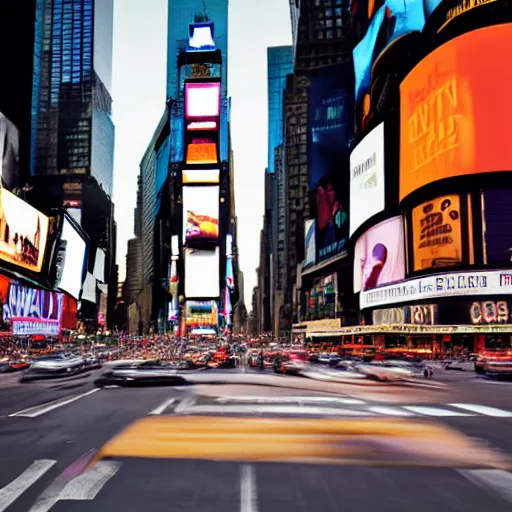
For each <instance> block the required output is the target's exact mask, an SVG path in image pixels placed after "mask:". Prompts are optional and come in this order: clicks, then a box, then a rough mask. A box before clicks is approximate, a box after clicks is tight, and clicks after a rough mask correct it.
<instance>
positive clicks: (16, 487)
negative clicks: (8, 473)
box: [0, 459, 57, 512]
mask: <svg viewBox="0 0 512 512" xmlns="http://www.w3.org/2000/svg"><path fill="white" fill-rule="evenodd" d="M56 462H57V461H55V460H48V459H41V460H35V461H34V462H33V463H32V464H31V465H30V466H29V467H28V468H27V469H26V470H25V471H23V473H21V475H19V476H18V477H17V478H15V479H14V480H13V481H12V482H11V483H10V484H8V485H6V486H5V487H4V488H3V489H0V512H3V511H4V510H5V509H7V507H9V506H10V505H12V504H13V503H14V502H15V501H16V500H17V499H18V498H19V497H20V496H21V495H22V494H23V493H24V492H25V491H26V490H27V489H28V488H29V487H31V486H32V485H33V484H34V483H35V482H37V481H38V480H39V479H40V478H41V477H42V476H43V475H44V474H45V473H46V472H47V471H48V470H49V469H50V468H51V467H52V466H53V465H54V464H55V463H56Z"/></svg>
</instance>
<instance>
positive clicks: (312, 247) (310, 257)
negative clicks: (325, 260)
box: [303, 219, 316, 268]
mask: <svg viewBox="0 0 512 512" xmlns="http://www.w3.org/2000/svg"><path fill="white" fill-rule="evenodd" d="M304 247H305V249H306V251H305V252H306V257H305V258H304V267H303V268H306V267H309V266H310V265H314V264H315V263H316V222H315V221H314V219H309V220H306V221H305V222H304Z"/></svg>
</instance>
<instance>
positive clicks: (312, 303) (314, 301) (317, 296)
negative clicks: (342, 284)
mask: <svg viewBox="0 0 512 512" xmlns="http://www.w3.org/2000/svg"><path fill="white" fill-rule="evenodd" d="M337 299H338V278H337V275H336V274H329V275H327V276H325V277H320V278H318V279H315V280H314V281H313V285H312V287H311V289H310V290H309V292H306V318H305V319H306V320H323V319H324V318H336V313H337V310H338V308H337Z"/></svg>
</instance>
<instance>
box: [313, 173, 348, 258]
mask: <svg viewBox="0 0 512 512" xmlns="http://www.w3.org/2000/svg"><path fill="white" fill-rule="evenodd" d="M341 192H342V191H341V186H340V177H339V176H337V175H336V173H331V174H329V175H328V176H326V177H325V178H322V180H321V181H320V182H319V184H318V186H317V187H316V192H315V196H316V229H317V237H316V245H317V250H318V260H319V261H323V260H326V259H328V258H331V257H334V256H336V255H346V254H347V249H346V245H347V241H348V236H349V225H348V209H347V207H346V206H345V205H344V204H343V202H342V199H341V197H342V193H341Z"/></svg>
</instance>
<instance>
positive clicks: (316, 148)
mask: <svg viewBox="0 0 512 512" xmlns="http://www.w3.org/2000/svg"><path fill="white" fill-rule="evenodd" d="M353 74H354V71H353V69H352V63H348V64H340V65H336V66H330V67H328V68H325V69H323V70H319V71H315V72H311V74H310V75H309V78H310V82H311V84H310V87H309V106H308V144H309V148H308V176H309V189H310V190H314V189H315V188H316V187H317V185H318V183H319V182H320V180H321V179H322V178H324V177H325V176H327V175H328V174H330V173H333V172H336V171H339V170H340V165H343V160H344V159H346V158H347V157H348V147H349V142H350V138H351V136H352V109H353V94H354V92H353V91H354V83H353Z"/></svg>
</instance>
